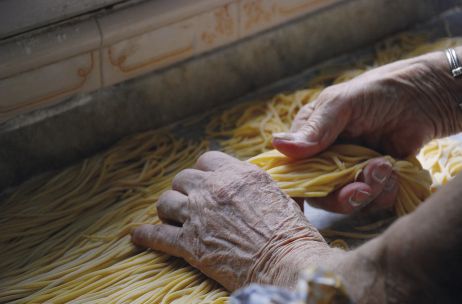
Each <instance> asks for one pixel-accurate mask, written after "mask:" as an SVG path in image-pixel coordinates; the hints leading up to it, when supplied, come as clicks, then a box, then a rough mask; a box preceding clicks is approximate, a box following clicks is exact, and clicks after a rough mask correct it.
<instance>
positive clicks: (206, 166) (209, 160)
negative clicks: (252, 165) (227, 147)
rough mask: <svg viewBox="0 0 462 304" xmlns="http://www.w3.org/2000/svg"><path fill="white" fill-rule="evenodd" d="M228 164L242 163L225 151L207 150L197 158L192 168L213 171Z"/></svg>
mask: <svg viewBox="0 0 462 304" xmlns="http://www.w3.org/2000/svg"><path fill="white" fill-rule="evenodd" d="M229 164H242V162H241V161H240V160H238V159H237V158H234V157H232V156H230V155H228V154H226V153H223V152H219V151H209V152H205V153H204V154H202V155H201V156H200V157H199V158H198V159H197V162H196V164H195V165H194V168H195V169H198V170H203V171H215V170H218V169H220V168H221V167H223V166H224V165H229Z"/></svg>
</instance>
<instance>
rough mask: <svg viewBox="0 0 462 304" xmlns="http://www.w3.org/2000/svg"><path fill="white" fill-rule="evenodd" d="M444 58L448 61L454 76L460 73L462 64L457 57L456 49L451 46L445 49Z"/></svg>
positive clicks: (461, 73) (461, 72)
mask: <svg viewBox="0 0 462 304" xmlns="http://www.w3.org/2000/svg"><path fill="white" fill-rule="evenodd" d="M445 53H446V58H447V59H448V62H449V67H450V70H451V73H452V76H453V77H454V78H456V77H459V76H461V75H462V65H461V64H460V62H459V58H457V54H456V51H455V50H454V49H453V48H449V49H446V52H445Z"/></svg>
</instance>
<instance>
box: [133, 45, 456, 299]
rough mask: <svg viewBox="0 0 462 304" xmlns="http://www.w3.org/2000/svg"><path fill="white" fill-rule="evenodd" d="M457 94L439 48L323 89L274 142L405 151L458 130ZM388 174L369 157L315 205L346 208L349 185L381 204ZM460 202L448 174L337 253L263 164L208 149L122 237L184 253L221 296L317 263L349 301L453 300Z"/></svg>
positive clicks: (286, 279) (390, 188)
mask: <svg viewBox="0 0 462 304" xmlns="http://www.w3.org/2000/svg"><path fill="white" fill-rule="evenodd" d="M457 52H458V54H459V56H460V57H461V58H462V56H461V55H462V54H461V53H462V51H461V49H457ZM448 75H449V76H448ZM461 93H462V84H461V82H457V81H456V80H454V79H452V78H451V77H450V74H449V72H448V70H447V63H446V62H445V59H444V54H442V53H431V54H428V55H424V56H421V57H417V58H414V59H409V60H404V61H399V62H396V63H393V64H391V65H387V66H384V67H381V68H378V69H376V70H371V71H370V72H367V73H365V74H363V75H361V76H359V77H357V78H355V79H353V80H351V81H349V82H346V83H344V84H341V85H337V86H333V87H331V88H328V89H326V91H325V92H323V93H322V94H321V95H320V96H319V99H318V100H317V101H315V102H314V103H313V104H312V105H309V106H307V107H306V108H304V109H303V110H302V111H301V112H300V114H299V115H298V117H297V119H296V121H295V122H294V127H293V133H289V134H285V135H282V137H284V139H282V137H281V138H280V139H275V141H274V144H275V146H276V147H277V148H278V149H280V150H281V151H282V152H283V153H286V154H288V155H289V156H295V157H308V156H311V155H314V154H315V153H318V152H320V151H322V150H323V149H325V148H327V147H328V146H329V145H330V144H331V143H332V142H333V141H334V140H336V139H337V138H338V137H346V138H348V139H349V140H355V141H357V140H359V141H361V143H362V144H366V145H369V146H371V147H373V148H376V149H379V150H381V151H385V152H388V153H391V154H392V155H406V154H409V153H414V152H415V151H416V149H418V148H419V147H420V146H421V145H423V144H424V143H425V142H426V141H428V140H430V139H432V138H434V137H439V136H446V135H450V134H452V133H455V132H459V131H461V130H462V127H461V125H462V117H461V116H462V110H460V109H459V108H458V106H457V98H459V96H460V94H461ZM393 176H394V174H393V173H392V172H391V169H390V168H388V167H387V165H386V164H385V163H384V160H383V159H375V160H374V161H371V163H370V164H369V166H368V167H366V169H365V170H364V174H363V176H362V177H361V181H359V182H356V183H353V184H351V185H347V186H346V187H344V188H343V189H341V190H339V191H338V192H336V193H334V194H333V195H331V196H330V197H328V198H324V201H318V203H319V204H320V205H321V204H323V205H322V206H323V207H325V206H327V209H331V210H337V211H340V212H344V213H348V212H352V211H353V210H354V208H352V207H351V206H350V207H346V206H347V205H346V204H347V202H346V201H348V198H350V197H351V196H354V198H357V196H358V195H357V194H358V192H357V190H358V189H360V190H364V191H365V192H366V193H369V196H367V195H366V199H367V200H369V202H370V201H371V200H374V202H373V203H372V204H371V205H369V206H368V207H366V208H369V209H371V210H372V209H373V208H381V207H384V206H390V205H391V204H390V202H389V201H390V200H393V199H394V197H396V181H393ZM368 191H369V192H368ZM384 197H385V198H384ZM461 197H462V176H458V177H456V178H455V179H454V181H452V182H450V183H449V184H448V185H447V186H446V187H444V188H442V189H441V190H439V191H438V193H436V194H435V195H433V196H432V197H430V198H429V199H428V200H427V201H426V202H424V203H423V204H422V205H421V206H420V207H419V208H418V209H417V210H416V211H415V212H413V213H412V214H410V215H407V216H404V217H402V218H400V219H399V220H397V221H396V222H395V223H394V224H393V225H392V226H391V227H390V228H389V229H387V230H386V231H385V232H384V233H383V234H382V235H381V236H379V237H377V238H375V239H373V240H371V241H369V242H367V243H365V244H364V245H363V246H360V247H359V248H357V249H355V250H352V251H349V252H344V251H342V250H339V249H333V248H330V247H329V246H328V245H327V244H326V242H325V241H324V239H323V238H322V236H321V235H320V234H319V232H318V231H317V230H316V228H314V227H313V226H312V225H311V224H310V223H309V222H308V221H307V220H306V218H305V217H304V215H303V213H302V211H301V210H300V208H299V207H298V205H297V204H296V203H295V201H294V200H292V199H291V198H289V197H288V196H287V195H286V194H284V193H283V192H282V191H281V190H280V189H279V188H278V187H277V185H276V184H275V182H274V181H273V180H271V178H270V177H269V175H268V174H266V173H265V172H264V171H262V170H260V169H259V168H257V167H256V166H254V165H251V164H248V163H246V162H241V161H239V160H237V159H235V158H233V157H231V156H228V155H226V154H224V153H221V152H207V153H205V154H204V155H202V156H201V157H200V158H199V160H198V161H197V163H196V165H195V167H194V168H193V169H186V170H184V171H182V172H180V173H179V174H178V175H177V176H176V177H175V179H174V180H173V183H172V190H169V191H167V192H165V193H164V194H163V195H162V196H161V197H160V199H159V201H158V202H157V210H158V215H159V217H160V218H161V220H162V221H163V224H159V225H143V226H140V227H138V228H136V229H135V230H134V231H133V232H132V240H133V242H134V243H135V244H136V245H139V246H143V247H149V248H152V249H154V250H159V251H162V252H165V253H167V254H170V255H174V256H177V257H181V258H184V259H185V260H186V261H187V262H188V263H190V264H191V265H193V266H194V267H196V268H197V269H199V270H200V271H202V272H203V273H204V274H206V275H207V276H209V277H211V278H212V279H214V280H216V281H217V282H219V283H220V284H222V285H223V286H224V287H225V288H226V289H228V290H230V291H233V290H235V289H237V288H239V287H241V286H244V285H246V284H248V283H251V282H257V283H266V284H274V285H279V286H286V287H293V286H294V284H295V282H296V278H297V274H298V272H299V271H300V270H301V269H303V268H304V267H313V266H317V267H322V268H324V269H326V270H331V271H334V272H335V273H337V274H339V275H340V276H341V277H342V278H343V280H344V283H345V285H346V287H347V290H348V292H349V294H350V295H351V297H352V299H353V300H354V301H355V302H356V303H368V304H369V303H462V292H460V287H462V283H461V282H462V203H461V202H460V198H461ZM363 198H364V197H363ZM374 204H378V205H379V206H376V207H373V206H374ZM371 206H372V207H371Z"/></svg>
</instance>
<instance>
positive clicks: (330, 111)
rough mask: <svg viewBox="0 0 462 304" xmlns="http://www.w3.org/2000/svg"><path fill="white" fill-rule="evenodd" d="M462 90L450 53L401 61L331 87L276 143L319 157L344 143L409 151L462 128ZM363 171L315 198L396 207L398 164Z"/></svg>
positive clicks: (331, 206)
mask: <svg viewBox="0 0 462 304" xmlns="http://www.w3.org/2000/svg"><path fill="white" fill-rule="evenodd" d="M459 86H460V85H459ZM459 93H460V88H459V87H457V86H456V82H455V81H454V80H453V79H452V77H451V76H450V73H449V71H448V63H447V62H446V58H445V56H444V54H443V53H442V52H439V53H430V54H427V55H423V56H420V57H416V58H413V59H408V60H402V61H398V62H395V63H392V64H389V65H385V66H382V67H380V68H376V69H373V70H370V71H368V72H366V73H364V74H362V75H360V76H358V77H356V78H354V79H352V80H350V81H347V82H345V83H341V84H337V85H333V86H331V87H328V88H326V89H325V90H324V91H323V92H321V94H320V95H319V97H318V98H317V99H316V100H315V101H313V102H312V103H310V104H308V105H307V106H305V107H304V108H302V109H301V110H300V112H299V113H298V115H297V117H296V118H295V120H294V122H293V125H292V129H291V132H290V133H282V134H281V133H280V134H274V139H273V145H274V147H276V148H277V149H278V150H279V151H281V152H282V153H284V154H286V155H287V156H289V157H294V158H304V157H310V156H313V155H315V154H317V153H319V152H321V151H323V150H324V149H326V148H327V147H328V146H329V145H331V144H332V143H334V141H336V140H343V141H347V142H351V143H357V144H361V145H365V146H368V147H370V148H373V149H376V150H378V151H380V152H383V153H386V154H391V155H392V156H395V157H404V156H408V155H411V154H413V153H416V152H417V151H418V150H419V149H420V148H421V147H422V146H423V145H424V144H425V143H426V142H428V141H429V140H431V139H433V138H436V137H442V136H448V135H450V134H454V133H455V132H457V131H459V130H461V121H462V119H461V110H460V109H459V108H458V106H457V100H458V96H459V95H460V94H459ZM363 173H364V174H362V176H360V179H359V180H358V181H357V182H355V183H352V184H350V185H347V186H345V187H344V188H342V189H340V190H338V191H337V192H335V193H333V194H331V195H330V196H329V197H327V198H322V199H314V200H312V202H314V203H315V204H316V205H317V206H320V207H322V208H325V209H327V210H331V211H335V212H340V213H350V212H352V211H354V210H356V209H361V208H362V207H364V206H367V208H366V209H367V210H371V209H381V208H388V207H390V206H391V205H392V204H393V203H394V201H395V198H396V193H397V183H396V177H395V175H394V174H393V173H392V170H391V166H390V164H389V163H388V162H387V161H385V160H384V159H382V158H379V159H375V160H373V161H371V162H370V163H369V165H368V166H367V167H366V168H365V170H364V172H363ZM371 202H372V203H371ZM370 203H371V204H370Z"/></svg>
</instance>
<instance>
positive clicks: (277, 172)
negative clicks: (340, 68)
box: [0, 36, 460, 303]
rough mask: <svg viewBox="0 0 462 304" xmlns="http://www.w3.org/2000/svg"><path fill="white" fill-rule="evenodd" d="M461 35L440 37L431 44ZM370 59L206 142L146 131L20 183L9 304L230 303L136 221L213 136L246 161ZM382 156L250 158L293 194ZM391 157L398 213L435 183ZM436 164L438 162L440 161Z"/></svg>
mask: <svg viewBox="0 0 462 304" xmlns="http://www.w3.org/2000/svg"><path fill="white" fill-rule="evenodd" d="M395 40H396V39H395ZM418 43H420V41H418V39H417V40H416V39H415V38H412V36H400V37H399V38H397V40H396V41H394V42H392V43H390V44H389V45H387V43H385V44H383V45H384V46H382V47H379V48H378V51H377V56H376V57H377V58H376V59H377V61H376V62H375V63H374V64H373V65H377V64H383V63H386V62H388V61H390V60H395V59H397V58H399V57H403V56H406V55H405V54H406V52H414V53H413V54H416V53H415V52H418V50H419V49H418V48H417V49H416V46H417V45H418ZM459 43H460V41H459V40H456V39H446V40H441V41H439V42H437V43H436V44H433V45H426V46H425V48H426V49H425V50H426V51H428V50H430V49H432V48H442V47H446V46H449V45H454V44H459ZM403 50H404V51H403ZM365 69H367V67H365V66H363V65H361V64H360V63H358V65H357V66H356V67H355V69H352V70H348V71H345V72H344V73H342V74H340V75H339V74H338V73H329V72H328V71H323V73H321V75H319V77H316V78H314V79H312V80H311V82H310V83H311V84H310V88H309V89H306V90H301V91H297V92H295V93H291V94H282V95H278V96H276V97H275V98H273V99H271V100H269V101H260V102H257V103H253V104H241V105H237V106H235V107H233V108H231V109H229V110H226V111H224V112H222V113H219V114H215V115H213V116H212V117H211V121H210V124H209V125H208V126H207V127H206V134H207V136H206V138H205V139H203V140H194V141H193V140H187V139H182V138H178V137H176V136H174V135H173V134H174V133H173V132H172V130H171V129H169V128H167V129H162V130H155V131H150V132H146V133H143V134H139V135H136V136H132V137H130V138H127V139H125V140H122V141H121V142H119V143H118V144H116V145H115V146H114V147H113V148H111V149H109V150H108V151H106V152H104V153H101V154H98V155H95V156H93V157H91V158H89V159H86V160H83V161H82V162H80V163H78V164H76V165H74V166H71V167H69V168H67V169H65V170H62V171H60V172H57V173H56V172H55V173H48V174H45V175H42V176H39V177H36V178H34V179H32V180H30V181H28V182H26V183H24V184H22V185H21V186H19V187H17V188H16V189H14V191H12V192H11V193H9V195H8V196H7V198H6V199H4V200H3V201H2V202H1V203H0V204H1V205H0V207H1V208H2V209H1V210H2V212H1V213H0V231H1V232H2V233H1V234H0V242H1V246H0V270H1V271H0V302H1V303H5V302H11V303H45V302H48V303H225V302H227V299H228V293H227V292H226V291H224V290H223V289H222V288H221V287H220V286H218V285H217V284H216V283H214V282H213V281H211V280H209V279H207V278H206V277H205V276H203V275H202V274H201V273H200V272H198V271H197V270H195V269H193V268H192V267H190V266H188V265H187V264H186V263H185V262H184V261H182V260H180V259H176V258H172V257H169V256H166V255H164V254H161V253H159V252H154V251H150V250H147V251H146V250H140V249H137V248H135V247H134V246H133V245H132V244H131V242H130V237H129V231H130V229H131V228H133V227H135V226H137V225H139V224H140V223H158V222H159V219H158V217H157V213H156V208H155V202H156V201H157V199H158V197H159V195H160V194H161V193H162V192H163V191H165V190H166V189H168V188H169V187H170V183H171V180H172V178H173V177H174V175H175V174H176V173H177V172H179V171H180V170H182V169H184V168H187V167H189V166H191V165H192V164H193V163H194V161H195V160H196V158H197V157H198V156H199V155H200V154H201V153H203V152H204V151H206V150H207V149H208V147H209V142H210V141H219V142H220V144H221V145H222V148H223V150H224V151H227V152H229V153H232V154H233V155H236V156H238V157H240V158H241V159H247V158H249V157H254V156H256V155H258V154H260V153H264V152H267V151H269V150H271V149H272V147H271V134H272V133H273V132H281V131H287V130H288V128H289V126H290V124H291V121H292V119H293V117H294V116H295V114H296V113H297V111H298V110H299V109H300V107H302V106H303V105H304V104H306V103H308V102H310V101H312V100H313V99H314V98H316V96H317V94H318V93H319V92H320V91H321V89H322V88H323V86H324V85H325V84H326V83H331V82H338V81H344V80H346V79H349V78H351V77H353V76H355V75H357V74H359V73H361V72H362V71H364V70H365ZM326 75H327V76H326ZM426 149H428V150H424V151H427V152H426V153H423V158H424V159H427V158H432V157H433V158H435V159H436V158H439V157H440V156H439V155H443V154H442V153H441V152H440V150H441V151H443V150H444V151H446V150H447V149H449V148H448V147H446V146H444V145H439V146H438V147H436V148H434V147H433V148H432V147H430V146H428V147H427V148H426ZM445 153H446V152H445ZM376 155H378V154H377V153H376V152H374V151H371V150H368V149H365V148H361V147H357V146H355V147H352V146H336V147H333V148H331V149H330V150H329V151H327V152H325V153H323V154H321V155H320V156H317V157H315V158H312V159H309V160H305V161H299V162H291V161H287V160H286V159H283V158H284V157H283V156H281V155H280V154H278V153H277V152H274V151H271V152H267V153H265V154H262V155H259V156H257V157H254V158H252V159H251V160H250V161H251V162H253V163H257V164H258V165H260V166H262V167H263V168H264V169H265V170H267V171H268V172H269V173H270V174H271V175H272V176H273V178H275V179H276V180H277V181H278V182H279V184H280V186H281V187H282V188H283V189H284V190H285V191H287V192H288V193H289V194H291V195H296V196H321V195H326V194H327V193H329V192H331V191H333V190H334V189H336V188H337V187H339V186H341V185H342V184H345V183H348V182H349V181H351V180H354V179H355V177H356V176H357V175H358V172H360V170H361V168H362V167H363V166H364V164H365V163H366V162H367V160H368V159H370V158H372V157H375V156H376ZM445 155H446V154H445ZM447 155H449V156H448V157H449V158H450V159H451V160H449V161H447V162H443V163H438V166H440V167H441V168H440V169H438V170H440V172H444V176H445V178H444V179H442V181H441V182H442V183H444V182H446V181H447V179H450V178H451V177H452V176H453V175H454V174H455V173H456V172H458V171H459V170H460V169H459V166H458V165H457V162H458V160H454V161H452V157H453V156H454V157H459V154H458V153H452V154H451V153H449V154H447ZM437 156H438V157H437ZM390 160H391V161H392V162H393V165H394V166H395V169H396V170H397V171H398V173H399V174H400V175H399V178H400V186H401V188H400V191H402V192H403V193H401V192H400V194H399V196H400V199H401V202H400V203H399V204H398V205H399V206H401V207H397V212H398V213H400V214H404V213H407V212H410V211H411V210H412V209H413V208H415V206H416V205H417V204H418V203H419V202H420V201H421V200H423V199H424V198H425V196H426V195H428V189H429V185H430V181H429V179H428V175H426V173H425V171H422V170H421V169H420V166H419V165H418V164H417V163H416V162H415V161H414V160H411V159H410V160H407V161H404V160H403V161H395V160H392V159H390ZM424 165H425V162H424ZM436 167H437V166H436V163H432V165H431V168H436ZM433 172H437V171H436V169H435V170H434V171H433ZM447 172H449V173H448V174H447ZM337 243H339V242H337ZM340 243H341V242H340ZM337 245H339V244H337ZM340 245H341V246H344V245H345V244H343V243H342V244H340ZM340 245H339V246H340ZM344 247H345V246H344Z"/></svg>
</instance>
